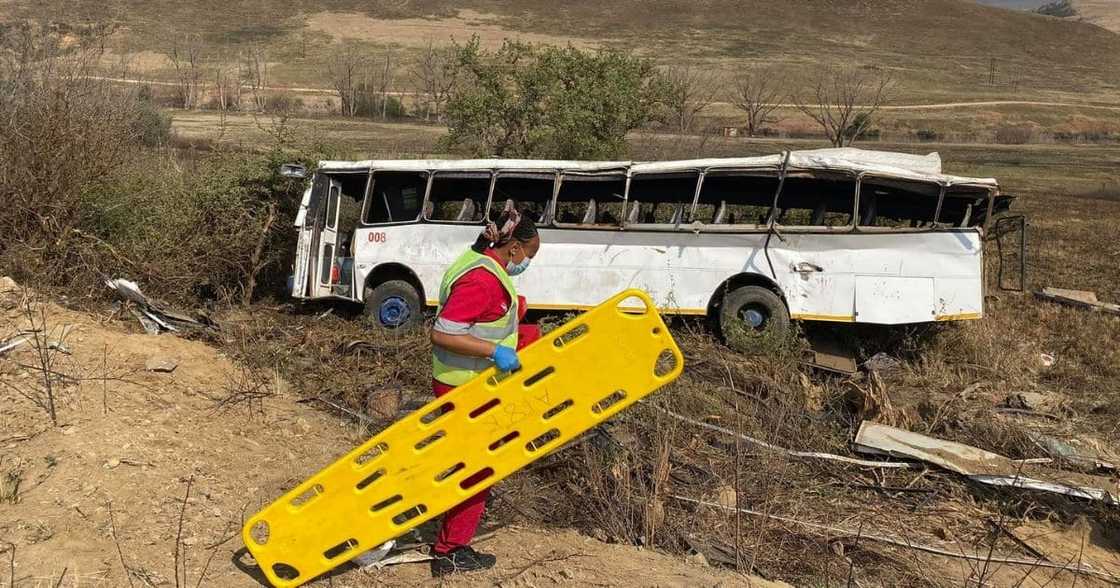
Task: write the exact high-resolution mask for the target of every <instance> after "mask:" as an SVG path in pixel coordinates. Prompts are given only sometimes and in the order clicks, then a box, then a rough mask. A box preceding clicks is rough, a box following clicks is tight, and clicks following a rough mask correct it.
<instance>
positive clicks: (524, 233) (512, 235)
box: [471, 201, 537, 253]
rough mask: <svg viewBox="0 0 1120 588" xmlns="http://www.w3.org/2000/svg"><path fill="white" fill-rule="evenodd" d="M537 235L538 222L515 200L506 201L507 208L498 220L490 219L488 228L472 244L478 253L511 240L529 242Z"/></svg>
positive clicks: (487, 224)
mask: <svg viewBox="0 0 1120 588" xmlns="http://www.w3.org/2000/svg"><path fill="white" fill-rule="evenodd" d="M536 236H537V224H536V223H534V222H533V219H531V218H529V217H528V216H523V215H522V214H521V213H520V212H518V210H517V206H516V205H515V204H514V203H513V201H509V202H506V208H505V210H503V211H502V214H500V215H499V216H498V219H497V220H496V221H488V222H487V223H486V228H484V229H483V230H482V233H481V234H480V235H479V236H478V239H476V240H475V242H474V245H472V246H471V248H472V249H474V250H475V251H476V252H478V253H482V252H483V251H486V249H487V248H490V247H501V246H503V245H505V244H507V243H509V242H510V241H513V240H517V241H519V242H521V243H528V242H529V241H532V240H533V238H534V237H536Z"/></svg>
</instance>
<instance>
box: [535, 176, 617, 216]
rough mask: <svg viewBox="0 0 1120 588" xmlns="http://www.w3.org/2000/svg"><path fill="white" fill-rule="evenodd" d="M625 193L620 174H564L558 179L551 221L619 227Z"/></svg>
mask: <svg viewBox="0 0 1120 588" xmlns="http://www.w3.org/2000/svg"><path fill="white" fill-rule="evenodd" d="M625 192H626V176H624V175H622V174H565V175H563V176H561V178H560V192H559V193H558V194H557V197H556V207H555V218H554V219H553V222H555V223H556V224H557V225H563V226H570V227H596V226H599V227H618V226H621V223H622V212H623V211H622V205H623V197H624V194H625Z"/></svg>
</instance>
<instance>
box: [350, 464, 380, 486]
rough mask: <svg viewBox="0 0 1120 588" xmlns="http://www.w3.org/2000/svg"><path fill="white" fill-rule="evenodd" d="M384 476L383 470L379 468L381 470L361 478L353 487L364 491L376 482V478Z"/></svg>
mask: <svg viewBox="0 0 1120 588" xmlns="http://www.w3.org/2000/svg"><path fill="white" fill-rule="evenodd" d="M384 475H385V468H381V469H379V470H377V471H376V472H373V473H372V474H370V475H368V476H366V477H364V478H362V480H361V481H360V482H358V483H357V484H356V485H355V486H354V487H355V488H357V489H358V490H365V489H366V488H367V487H368V486H369V485H370V484H372V483H374V482H376V481H377V479H378V478H380V477H381V476H384Z"/></svg>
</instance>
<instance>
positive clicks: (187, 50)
mask: <svg viewBox="0 0 1120 588" xmlns="http://www.w3.org/2000/svg"><path fill="white" fill-rule="evenodd" d="M171 65H172V66H173V67H174V68H175V81H176V92H177V94H178V96H177V97H178V99H179V104H180V106H181V107H182V108H183V109H185V110H193V109H194V108H196V107H198V99H199V95H200V91H199V90H200V86H201V84H202V75H203V74H202V39H201V38H200V37H199V36H198V35H187V36H185V37H183V38H181V39H180V40H179V42H178V43H176V44H175V46H173V47H172V48H171Z"/></svg>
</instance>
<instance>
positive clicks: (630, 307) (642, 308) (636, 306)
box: [615, 296, 649, 316]
mask: <svg viewBox="0 0 1120 588" xmlns="http://www.w3.org/2000/svg"><path fill="white" fill-rule="evenodd" d="M615 309H616V310H618V312H620V313H622V314H625V315H628V316H642V315H644V314H646V313H647V312H649V306H648V305H646V301H645V300H642V299H641V298H639V297H637V296H627V297H626V298H623V299H622V300H620V301H619V302H618V305H617V306H615Z"/></svg>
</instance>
